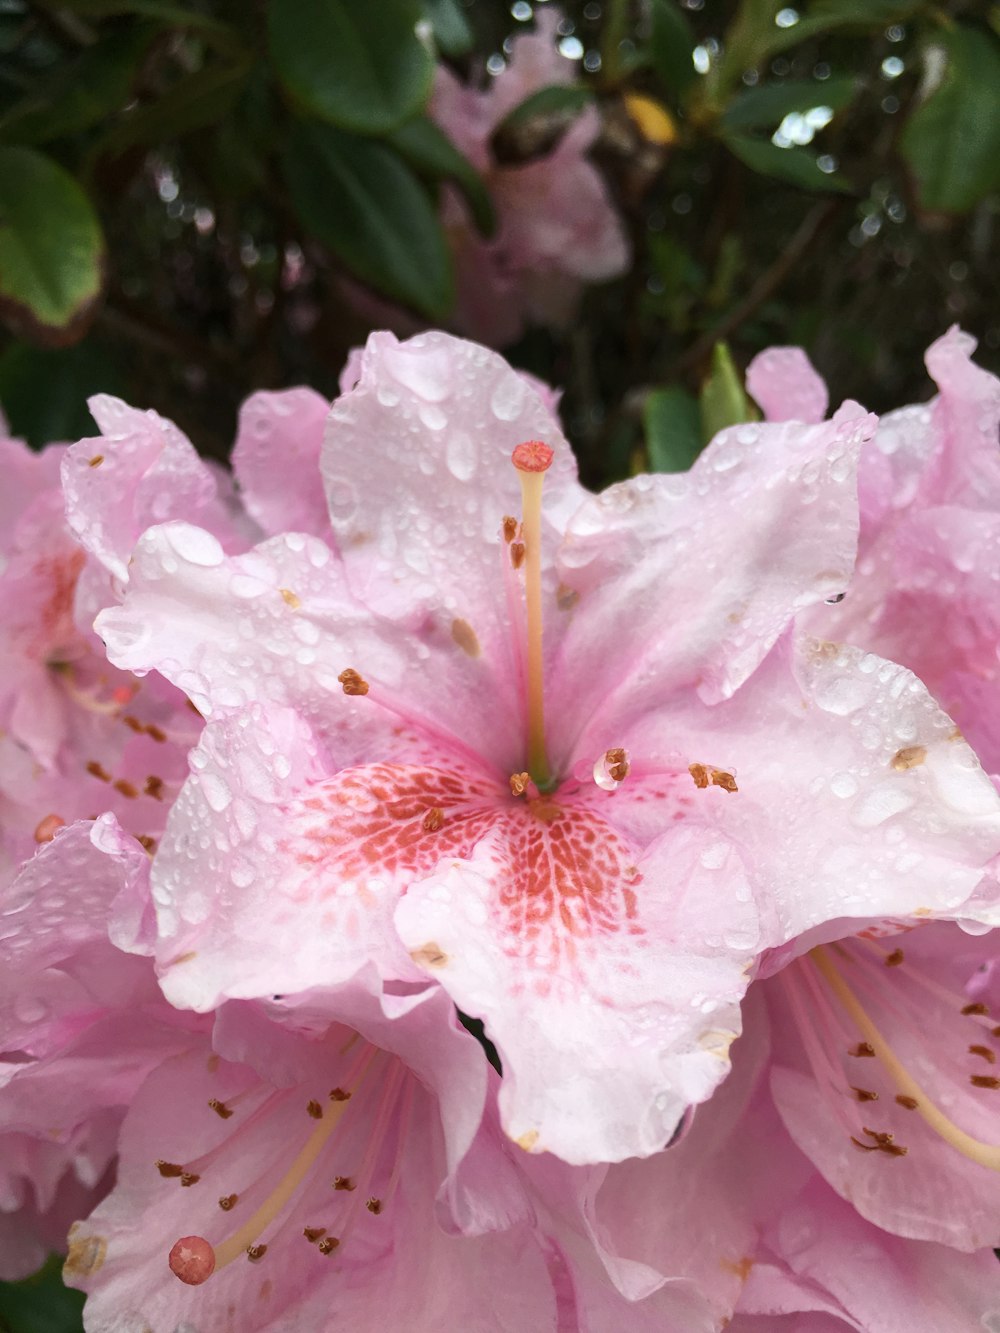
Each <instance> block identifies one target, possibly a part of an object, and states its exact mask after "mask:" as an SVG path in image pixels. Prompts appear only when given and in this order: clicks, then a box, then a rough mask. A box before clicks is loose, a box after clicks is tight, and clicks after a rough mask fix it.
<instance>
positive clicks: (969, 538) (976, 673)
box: [747, 328, 1000, 772]
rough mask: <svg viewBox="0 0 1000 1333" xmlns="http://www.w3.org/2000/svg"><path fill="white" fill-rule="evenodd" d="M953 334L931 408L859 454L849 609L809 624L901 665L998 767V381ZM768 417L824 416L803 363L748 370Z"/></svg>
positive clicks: (775, 362)
mask: <svg viewBox="0 0 1000 1333" xmlns="http://www.w3.org/2000/svg"><path fill="white" fill-rule="evenodd" d="M974 350H975V342H974V340H973V339H972V338H970V337H969V335H968V334H965V333H962V332H960V331H959V330H958V329H957V328H952V329H951V330H950V331H949V332H948V333H946V334H945V335H944V336H943V337H942V338H939V339H938V340H937V342H935V343H933V344H932V346H931V347H930V348H929V349H928V351H927V357H926V361H927V368H928V370H929V371H930V373H931V375H932V376H933V378H934V379H935V380H936V382H937V385H938V390H939V392H938V396H937V397H936V398H935V399H933V400H932V401H931V402H930V403H928V404H919V405H916V406H912V407H904V408H901V409H900V410H899V411H897V412H890V413H889V414H888V415H887V416H885V417H884V418H883V419H882V421H881V423H880V425H879V429H878V432H877V434H876V436H875V438H874V440H873V442H872V444H871V445H870V446H868V447H867V448H866V449H865V450H864V451H863V453H862V459H861V469H860V476H859V486H860V493H861V513H862V524H861V545H860V552H859V560H858V569H857V573H856V575H855V577H854V579H853V581H852V583H851V586H850V588H849V589H848V592H847V597H846V599H845V600H844V601H843V602H842V603H840V604H839V605H837V606H836V607H835V608H832V607H819V608H818V609H816V610H814V611H813V612H811V613H810V615H809V616H808V617H807V618H806V619H805V621H804V623H805V624H806V625H807V627H808V628H809V629H810V630H812V631H813V632H814V633H817V634H822V635H823V636H824V637H827V638H834V639H838V640H839V639H843V640H846V641H847V642H849V643H854V644H858V645H859V646H862V647H865V648H869V649H871V650H872V651H873V652H877V653H880V654H883V655H884V656H886V657H891V658H893V659H894V660H896V661H898V662H902V663H904V664H905V665H906V666H908V667H910V668H911V669H912V670H913V671H915V672H916V673H917V675H918V676H920V678H921V679H922V680H924V681H925V682H926V683H927V685H928V686H929V687H930V689H931V691H932V692H933V693H934V695H935V696H936V698H937V699H938V700H939V701H940V703H941V705H942V706H943V707H944V708H945V709H947V711H948V712H949V713H950V714H951V715H952V716H953V717H954V719H955V721H956V722H957V723H958V725H959V726H960V727H961V728H962V730H963V732H964V733H965V734H966V736H968V738H969V740H970V742H971V744H972V745H973V748H974V749H975V750H976V751H977V753H978V754H979V756H980V758H981V759H982V761H983V763H984V764H985V765H986V767H987V769H989V770H990V771H991V772H998V771H1000V663H998V659H997V653H996V644H997V642H998V640H1000V596H998V580H1000V456H998V453H997V426H998V424H1000V383H998V381H997V379H996V377H995V376H993V375H990V374H988V373H987V372H986V371H984V370H980V369H979V367H978V366H976V365H975V364H974V363H973V362H972V360H971V357H972V353H973V351H974ZM747 384H748V387H749V388H750V391H751V393H752V394H753V395H754V397H755V398H756V399H757V400H758V402H760V403H761V406H762V407H764V409H765V411H766V413H767V415H768V417H769V418H770V419H771V420H786V419H788V418H791V417H795V418H797V419H798V420H801V421H819V420H822V417H823V414H824V412H825V409H826V390H825V388H824V387H823V384H822V381H821V380H820V379H819V377H818V376H817V375H816V372H815V371H814V370H813V369H812V367H811V366H810V365H809V362H808V360H807V359H806V357H805V355H804V353H802V352H801V351H799V349H797V348H773V349H771V350H770V351H769V352H764V353H762V354H761V355H760V356H759V357H757V358H756V360H755V361H754V362H752V363H751V365H750V366H749V368H748V370H747Z"/></svg>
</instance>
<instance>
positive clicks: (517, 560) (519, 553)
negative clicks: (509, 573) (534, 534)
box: [510, 542, 524, 569]
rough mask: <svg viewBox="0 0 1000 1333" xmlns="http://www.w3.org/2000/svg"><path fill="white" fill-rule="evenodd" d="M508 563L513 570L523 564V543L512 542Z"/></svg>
mask: <svg viewBox="0 0 1000 1333" xmlns="http://www.w3.org/2000/svg"><path fill="white" fill-rule="evenodd" d="M510 563H511V566H512V567H513V568H514V569H520V568H521V566H522V565H523V564H524V542H514V543H512V545H511V548H510Z"/></svg>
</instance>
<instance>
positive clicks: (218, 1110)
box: [208, 1097, 233, 1120]
mask: <svg viewBox="0 0 1000 1333" xmlns="http://www.w3.org/2000/svg"><path fill="white" fill-rule="evenodd" d="M208 1104H209V1106H210V1107H211V1108H212V1110H213V1111H214V1112H215V1114H216V1115H217V1116H219V1117H220V1118H221V1119H222V1120H228V1119H229V1117H230V1116H231V1115H232V1114H233V1109H232V1107H231V1106H227V1105H226V1103H225V1102H220V1101H219V1099H218V1097H212V1098H211V1099H210V1101H209V1103H208Z"/></svg>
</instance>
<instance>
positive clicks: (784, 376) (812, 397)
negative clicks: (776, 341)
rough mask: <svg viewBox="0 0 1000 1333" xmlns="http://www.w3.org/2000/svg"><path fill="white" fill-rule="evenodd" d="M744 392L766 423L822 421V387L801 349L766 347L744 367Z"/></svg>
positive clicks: (825, 398) (825, 402) (824, 396)
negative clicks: (745, 387)
mask: <svg viewBox="0 0 1000 1333" xmlns="http://www.w3.org/2000/svg"><path fill="white" fill-rule="evenodd" d="M746 385H747V391H748V392H749V393H750V394H751V396H752V397H753V398H755V399H756V401H757V403H758V404H759V406H760V407H761V409H762V410H763V413H764V416H765V417H766V418H767V420H768V421H804V422H810V423H815V422H818V421H822V420H823V418H824V417H825V416H826V409H827V407H828V406H829V397H828V395H827V392H826V385H825V384H824V383H823V380H822V379H821V378H820V376H819V375H817V373H816V371H815V370H814V369H813V366H812V362H811V361H810V360H809V358H808V356H807V355H806V354H805V352H804V351H803V350H802V348H801V347H769V348H768V349H767V350H766V351H764V352H760V353H758V355H757V356H755V357H754V359H753V360H752V361H751V362H750V364H749V365H748V366H747V374H746Z"/></svg>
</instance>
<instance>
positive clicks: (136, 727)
mask: <svg viewBox="0 0 1000 1333" xmlns="http://www.w3.org/2000/svg"><path fill="white" fill-rule="evenodd" d="M122 721H123V722H124V723H125V725H126V727H128V728H129V730H130V731H134V732H135V733H136V735H137V736H141V735H142V733H143V732H144V731H145V730H146V728H145V727H144V726H143V725H142V723H141V722H140V721H139V719H138V718H137V717H133V716H132V714H131V713H126V714H125V716H124V717H123V718H122Z"/></svg>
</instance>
